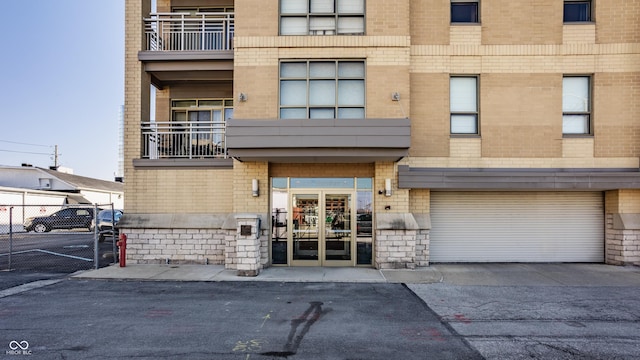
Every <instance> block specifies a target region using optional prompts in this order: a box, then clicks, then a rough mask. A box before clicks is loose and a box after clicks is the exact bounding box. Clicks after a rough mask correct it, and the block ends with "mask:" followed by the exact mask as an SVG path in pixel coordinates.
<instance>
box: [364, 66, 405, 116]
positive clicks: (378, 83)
mask: <svg viewBox="0 0 640 360" xmlns="http://www.w3.org/2000/svg"><path fill="white" fill-rule="evenodd" d="M407 55H408V54H407ZM407 62H408V56H407ZM366 87H367V96H366V103H367V117H368V118H406V117H409V114H410V111H411V107H410V104H411V103H410V101H409V100H410V99H409V88H410V87H409V66H406V65H401V66H367V79H366ZM393 92H398V93H400V101H393V100H392V99H391V93H393Z"/></svg>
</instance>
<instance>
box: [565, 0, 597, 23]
mask: <svg viewBox="0 0 640 360" xmlns="http://www.w3.org/2000/svg"><path fill="white" fill-rule="evenodd" d="M590 21H591V1H565V2H564V22H590Z"/></svg>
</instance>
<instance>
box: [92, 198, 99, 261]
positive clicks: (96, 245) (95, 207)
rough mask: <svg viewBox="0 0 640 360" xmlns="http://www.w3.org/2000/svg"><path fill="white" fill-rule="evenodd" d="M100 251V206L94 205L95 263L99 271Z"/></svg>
mask: <svg viewBox="0 0 640 360" xmlns="http://www.w3.org/2000/svg"><path fill="white" fill-rule="evenodd" d="M99 257H100V255H99V251H98V204H93V262H94V267H95V269H96V270H97V269H98V268H99Z"/></svg>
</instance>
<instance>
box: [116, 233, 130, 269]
mask: <svg viewBox="0 0 640 360" xmlns="http://www.w3.org/2000/svg"><path fill="white" fill-rule="evenodd" d="M119 239H120V240H118V242H117V243H116V245H118V247H119V248H120V267H125V266H127V235H125V234H120V237H119Z"/></svg>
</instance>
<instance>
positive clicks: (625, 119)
mask: <svg viewBox="0 0 640 360" xmlns="http://www.w3.org/2000/svg"><path fill="white" fill-rule="evenodd" d="M639 67H640V66H639ZM593 79H594V88H593V124H594V129H595V155H596V156H597V157H623V156H633V157H638V156H640V122H638V119H639V118H640V101H639V99H640V72H635V73H597V74H595V75H594V77H593Z"/></svg>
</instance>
